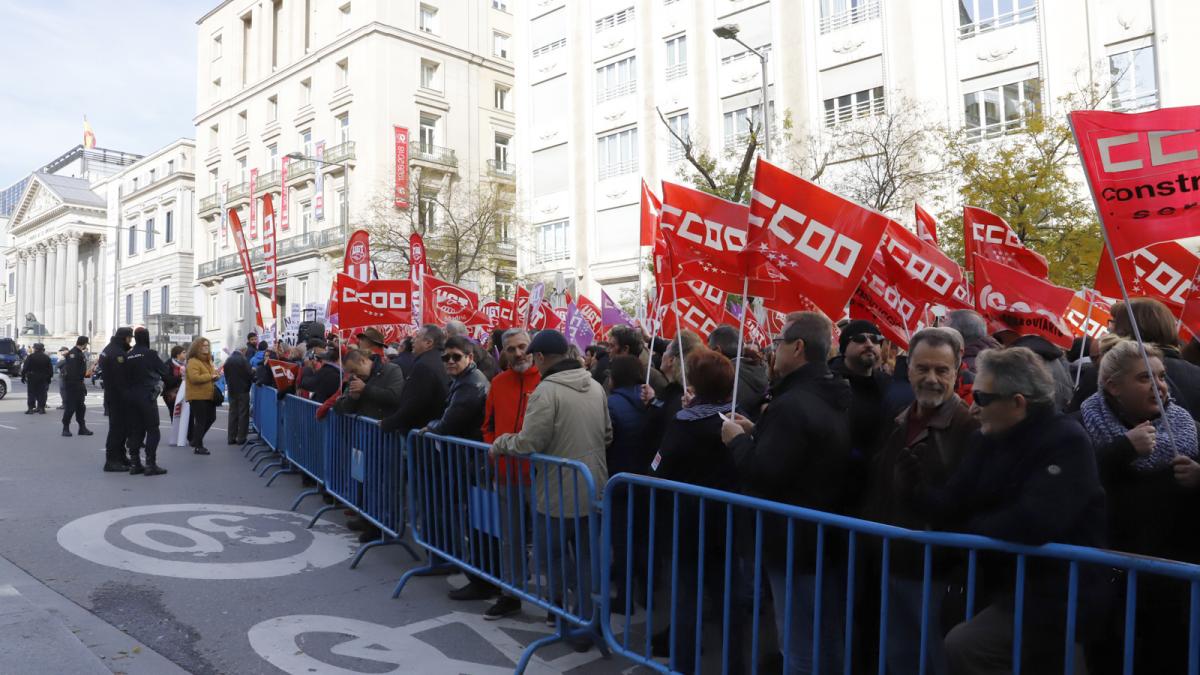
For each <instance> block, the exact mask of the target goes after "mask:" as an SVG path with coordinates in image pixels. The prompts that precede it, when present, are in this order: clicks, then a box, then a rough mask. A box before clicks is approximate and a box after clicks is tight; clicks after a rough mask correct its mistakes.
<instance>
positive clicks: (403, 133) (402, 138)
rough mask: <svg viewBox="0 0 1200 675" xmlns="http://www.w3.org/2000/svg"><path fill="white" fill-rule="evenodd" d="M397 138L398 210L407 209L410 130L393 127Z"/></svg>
mask: <svg viewBox="0 0 1200 675" xmlns="http://www.w3.org/2000/svg"><path fill="white" fill-rule="evenodd" d="M392 129H393V131H394V132H395V136H396V187H395V203H396V208H398V209H407V208H408V205H409V201H408V128H407V127H401V126H394V127H392Z"/></svg>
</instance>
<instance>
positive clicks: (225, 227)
mask: <svg viewBox="0 0 1200 675" xmlns="http://www.w3.org/2000/svg"><path fill="white" fill-rule="evenodd" d="M217 194H219V195H220V196H221V246H222V247H225V246H229V222H228V218H229V217H228V216H226V215H225V213H226V207H225V203H226V202H227V201H228V194H229V181H225V182H224V183H221V187H220V188H219V189H218V190H217Z"/></svg>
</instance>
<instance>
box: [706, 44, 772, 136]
mask: <svg viewBox="0 0 1200 675" xmlns="http://www.w3.org/2000/svg"><path fill="white" fill-rule="evenodd" d="M740 30H741V29H740V28H738V25H737V24H736V23H723V24H721V25H720V26H717V27H716V28H714V29H713V35H716V36H717V37H719V38H721V39H722V40H733V41H734V42H736V43H738V44H739V45H741V46H743V47H745V48H746V50H747V51H749V52H750V53H751V54H753V55H755V56H757V57H758V62H759V64H760V65H761V66H762V107H763V110H762V119H763V145H764V146H766V149H767V159H771V115H770V106H769V104H768V98H767V55H766V54H764V53H762V52H760V51H758V50H757V49H755V48H754V47H751V46H750V45H748V44H746V43H745V42H742V40H741V39H740V38H739V37H738V32H739V31H740Z"/></svg>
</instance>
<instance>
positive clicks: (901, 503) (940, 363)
mask: <svg viewBox="0 0 1200 675" xmlns="http://www.w3.org/2000/svg"><path fill="white" fill-rule="evenodd" d="M962 356H963V339H962V336H961V335H959V334H958V332H957V331H955V330H952V329H950V328H926V329H925V330H922V331H918V332H917V333H916V334H915V335H913V336H912V339H911V340H910V341H909V352H908V382H909V384H910V385H911V386H912V389H913V394H914V395H915V397H916V400H915V401H914V402H913V403H912V405H910V406H909V407H908V408H906V409H905V410H904V411H903V412H901V413H900V415H899V416H898V417H896V424H895V427H894V428H893V430H892V432H891V434H890V435H889V436H888V438H887V440H886V441H885V442H884V444H883V446H882V448H881V449H880V451H879V454H878V456H877V458H876V459H877V462H876V464H875V465H874V467H873V469H874V470H873V473H872V475H871V480H870V487H869V489H868V493H867V498H866V501H867V505H866V513H865V514H864V515H865V517H867V518H870V519H872V520H876V521H879V522H883V523H889V524H892V525H899V526H900V527H906V528H909V529H914V530H925V529H929V528H930V523H929V522H927V520H926V519H925V518H923V517H921V516H920V515H918V514H917V513H916V512H914V511H913V510H912V509H911V508H910V507H909V506H908V504H907V500H906V494H907V491H908V490H909V489H910V488H911V487H912V486H911V485H906V481H907V480H908V478H907V477H908V476H910V475H911V472H906V471H905V470H904V469H903V468H902V466H901V465H902V464H903V463H904V460H906V459H907V460H908V461H912V460H911V459H910V458H913V457H915V458H916V461H917V462H919V464H920V465H921V468H922V470H923V476H924V477H925V482H926V484H928V485H930V486H933V487H940V486H942V485H944V484H945V482H946V480H947V479H948V478H949V477H950V475H951V474H952V473H953V472H954V470H955V468H956V467H957V466H958V463H959V460H960V459H961V458H962V456H963V454H964V453H965V452H966V450H967V447H968V444H969V442H970V437H971V434H972V433H974V432H975V430H977V429H978V428H979V422H978V421H977V420H975V419H974V418H973V417H972V416H971V413H970V410H969V408H968V407H967V404H966V403H964V402H963V401H962V399H960V398H959V397H958V395H957V394H955V392H954V384H955V378H956V377H957V376H958V369H959V365H960V364H961V363H962ZM891 546H892V548H891V563H890V570H891V579H890V582H889V585H888V607H889V612H890V616H889V620H888V626H889V633H888V644H887V661H888V668H887V670H888V672H889V673H915V672H916V664H917V663H919V657H918V654H917V650H918V649H919V645H920V644H921V640H920V638H921V635H920V630H921V596H922V588H921V583H922V582H921V580H922V576H923V567H924V560H923V551H922V547H921V546H919V545H917V544H912V543H908V542H902V541H893V542H892V544H891ZM946 568H947V561H946V560H944V559H943V558H941V557H940V556H939V555H938V554H936V553H935V554H934V567H933V575H934V578H933V592H932V593H931V596H930V603H931V607H930V612H929V616H931V617H934V619H933V621H937V618H936V617H939V616H940V615H941V611H940V608H941V603H942V598H943V596H944V594H945V593H944V590H943V591H939V590H938V589H939V588H941V589H944V588H945V586H946V584H945V583H939V577H943V576H944V575H945V572H946ZM943 634H944V631H943V630H942V629H941V627H940V626H936V625H935V626H931V627H930V631H929V633H928V635H927V640H928V649H929V651H928V658H929V663H928V665H929V666H930V668H929V669H928V670H927V671H926V672H928V673H930V674H931V675H941V674H943V673H945V672H947V671H946V663H945V654H944V653H943V649H942V639H941V636H942V635H943Z"/></svg>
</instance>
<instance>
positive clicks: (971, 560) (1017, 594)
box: [416, 474, 1200, 675]
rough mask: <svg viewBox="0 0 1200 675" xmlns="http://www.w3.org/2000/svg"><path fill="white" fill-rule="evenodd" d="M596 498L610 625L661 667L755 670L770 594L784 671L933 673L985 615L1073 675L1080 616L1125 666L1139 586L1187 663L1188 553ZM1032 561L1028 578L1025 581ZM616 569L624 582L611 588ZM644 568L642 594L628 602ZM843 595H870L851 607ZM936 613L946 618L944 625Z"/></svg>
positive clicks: (791, 510) (632, 493) (1018, 662)
mask: <svg viewBox="0 0 1200 675" xmlns="http://www.w3.org/2000/svg"><path fill="white" fill-rule="evenodd" d="M604 512H605V513H606V514H608V516H609V517H608V518H605V519H604V523H603V537H602V540H601V545H600V551H601V552H602V556H601V561H600V567H599V569H601V570H608V569H609V568H610V566H613V565H615V566H616V567H615V568H614V569H613V571H614V574H613V575H611V576H610V575H609V574H607V573H606V574H602V575H601V577H602V582H601V584H600V593H599V595H600V598H601V608H600V612H601V613H600V617H601V618H600V626H601V628H602V630H603V634H604V638H605V641H606V642H607V643H608V646H609V647H610V648H611V649H612V650H613V651H614V652H616V653H617V654H620V655H622V656H625V657H627V658H629V659H631V660H633V661H635V662H636V663H639V664H641V665H644V666H647V667H650V668H653V669H655V670H658V671H660V672H682V673H700V672H720V673H730V672H735V673H741V672H752V673H753V672H758V665H759V661H760V658H761V657H762V656H763V655H764V654H765V653H766V651H767V650H768V647H767V645H766V641H767V632H765V631H763V630H762V629H763V628H766V627H768V626H765V625H764V624H763V623H762V619H761V617H762V615H763V614H764V612H763V610H764V609H765V608H766V604H767V603H768V602H770V603H771V605H772V606H773V608H774V615H773V617H772V615H771V614H768V615H767V616H769V617H772V618H774V619H775V621H774V625H775V628H776V630H775V633H776V641H777V643H778V652H779V653H780V654H781V655H782V658H783V672H784V673H794V672H805V673H807V672H812V673H829V674H831V675H832V674H837V673H845V674H846V675H849V674H850V673H851V672H865V670H866V666H868V665H869V664H872V663H874V662H875V661H874V660H875V659H877V663H878V672H879V673H880V674H881V675H882V674H884V673H888V672H911V673H921V674H922V675H924V674H925V673H945V672H947V670H946V666H945V661H944V660H943V652H942V650H941V647H942V646H943V642H944V644H945V645H947V646H949V645H951V643H952V642H954V641H955V640H958V643H959V644H960V645H961V644H963V643H964V641H968V642H969V643H970V644H975V643H977V642H978V641H979V640H980V638H981V634H980V631H981V630H982V628H981V625H982V622H984V621H986V624H987V629H988V630H989V631H992V633H996V632H1000V633H1004V632H1005V631H1011V632H1010V633H1009V634H1008V636H1007V640H1008V641H1007V642H1004V641H1002V642H1001V644H1002V645H1004V646H1003V647H1002V649H1004V650H1008V653H1010V654H1011V657H1009V664H1011V672H1012V673H1014V674H1015V675H1019V674H1020V673H1021V672H1022V667H1024V668H1025V669H1026V671H1027V672H1030V671H1032V672H1038V673H1044V672H1061V673H1066V674H1068V675H1070V674H1071V673H1076V672H1082V671H1081V670H1080V667H1081V665H1082V660H1083V658H1084V654H1083V645H1082V644H1081V643H1082V641H1083V632H1084V630H1083V626H1084V624H1085V623H1087V624H1088V625H1089V626H1091V627H1093V628H1095V627H1098V626H1099V625H1100V624H1102V623H1104V622H1105V621H1106V617H1107V618H1111V622H1112V626H1115V627H1116V632H1117V633H1118V634H1119V635H1120V638H1119V639H1117V638H1115V637H1114V638H1112V639H1110V640H1108V642H1110V643H1113V642H1117V643H1119V644H1120V646H1119V648H1117V647H1116V645H1113V644H1109V645H1108V646H1109V647H1112V648H1115V649H1116V652H1115V653H1116V654H1118V655H1119V656H1118V658H1119V659H1120V660H1121V664H1122V668H1121V669H1120V671H1121V672H1123V673H1125V674H1126V675H1132V674H1133V673H1134V663H1135V645H1136V644H1137V643H1138V642H1140V641H1141V640H1142V638H1143V634H1142V633H1137V632H1136V631H1137V628H1138V627H1137V618H1136V617H1137V616H1138V615H1139V614H1141V612H1142V611H1143V610H1142V609H1141V608H1139V607H1138V599H1139V588H1145V589H1146V590H1145V591H1144V592H1143V594H1142V596H1141V597H1142V598H1143V599H1145V598H1147V597H1150V598H1151V600H1145V601H1146V602H1159V603H1160V606H1161V602H1162V599H1163V598H1172V599H1176V600H1178V609H1179V610H1180V611H1179V614H1180V616H1179V621H1178V625H1177V628H1178V630H1179V635H1180V639H1178V640H1177V641H1175V642H1173V643H1171V644H1170V645H1169V646H1168V650H1169V651H1172V652H1173V653H1172V654H1171V658H1172V659H1174V661H1173V662H1174V663H1178V664H1180V665H1179V667H1178V668H1177V669H1171V670H1170V671H1169V672H1185V671H1184V670H1183V665H1182V664H1184V663H1186V672H1187V673H1188V674H1189V675H1197V674H1198V673H1200V566H1197V565H1191V564H1186V563H1180V562H1174V561H1167V560H1160V559H1156V558H1148V557H1141V556H1133V555H1128V554H1121V553H1115V552H1110V551H1102V550H1098V549H1092V548H1084V547H1078V546H1067V545H1061V544H1048V545H1045V546H1038V547H1032V546H1023V545H1019V544H1012V543H1008V542H1002V541H996V540H992V539H988V538H985V537H979V536H974V535H965V534H954V533H945V532H927V531H912V530H906V529H903V528H899V527H893V526H889V525H884V524H881V523H876V522H871V521H864V520H858V519H855V518H849V517H845V516H839V515H835V514H830V513H824V512H820V511H813V510H810V509H805V508H800V507H796V506H790V505H786V504H781V503H777V502H769V501H765V500H761V499H755V498H752V497H746V496H743V495H738V494H732V493H728V492H721V491H717V490H711V489H707V488H702V487H697V486H694V485H689V484H684V483H676V482H672V481H664V480H658V479H654V478H649V477H645V476H635V475H631V474H618V475H616V476H613V477H612V479H611V480H610V481H609V483H608V485H607V486H606V487H605V495H604ZM416 529H417V530H418V532H420V531H421V527H420V526H417V527H416ZM418 540H420V537H418ZM422 543H424V542H422ZM985 570H986V573H985ZM1034 570H1036V572H1035V571H1034ZM1035 574H1036V575H1037V580H1038V581H1039V582H1041V583H1027V581H1028V580H1029V579H1030V578H1031V577H1033V576H1034V575H1035ZM614 578H616V579H619V580H623V583H622V584H621V586H622V588H620V591H621V596H622V599H621V601H620V602H619V603H617V602H614V601H613V600H612V599H611V598H610V594H611V593H612V591H613V590H614V585H615V584H614V581H613V579H614ZM985 579H986V581H985ZM1059 579H1061V583H1057V581H1058V580H1059ZM1139 579H1141V580H1142V583H1141V584H1139ZM1047 580H1054V583H1049V584H1047V583H1046V581H1047ZM639 584H640V585H641V586H642V587H643V588H644V593H643V592H642V590H641V589H639V590H638V592H637V600H638V602H639V604H642V605H643V607H644V608H645V609H644V610H637V609H636V607H635V605H634V602H635V597H634V596H635V593H634V589H635V588H636V587H637V586H638V585H639ZM768 591H770V595H768V593H767V592H768ZM1110 591H1112V592H1110ZM772 596H773V597H772ZM1110 596H1111V597H1112V599H1113V600H1114V601H1115V602H1114V603H1113V606H1112V607H1109V606H1108V603H1107V599H1108V598H1109V597H1110ZM706 598H707V599H708V600H709V604H710V606H711V610H710V611H707V612H706V604H705V600H706ZM864 598H871V599H873V601H874V602H873V603H871V602H866V603H864ZM1184 598H1186V599H1187V600H1184ZM1122 600H1123V602H1122ZM1189 603H1190V604H1189ZM889 605H890V607H889ZM856 608H864V609H869V610H870V611H869V612H866V613H865V614H860V615H859V616H857V617H856V615H855V610H856ZM952 608H953V609H952ZM985 613H986V614H987V616H986V617H985V616H984V615H985ZM943 616H946V617H949V618H950V621H951V622H953V624H950V623H948V624H947V625H945V626H943V625H941V620H942V617H943ZM975 618H978V619H979V620H980V621H979V622H975V621H972V620H973V619H975ZM769 620H770V619H768V621H769ZM968 621H971V624H972V626H968V624H967V622H968ZM1168 622H1169V621H1168ZM952 626H953V628H954V630H952V631H950V632H949V634H948V635H946V637H945V639H944V640H943V635H944V634H945V633H946V631H947V630H948V629H950V628H951V627H952ZM1185 626H1186V632H1185V628H1184V627H1185ZM1105 635H1106V633H1104V632H1103V630H1100V631H1099V632H1095V631H1094V632H1093V633H1092V635H1091V637H1090V638H1089V639H1090V640H1091V641H1092V642H1093V643H1094V642H1103V641H1104V639H1105V638H1104V636H1105ZM1184 635H1186V637H1183V636H1184ZM1089 646H1091V645H1089ZM1160 649H1161V647H1160ZM872 652H874V654H872ZM1108 665H1110V666H1111V665H1113V663H1109V664H1108ZM1114 672H1115V670H1114ZM1138 672H1147V671H1145V670H1142V671H1138ZM1155 672H1168V671H1167V670H1161V669H1159V670H1156V671H1155Z"/></svg>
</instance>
